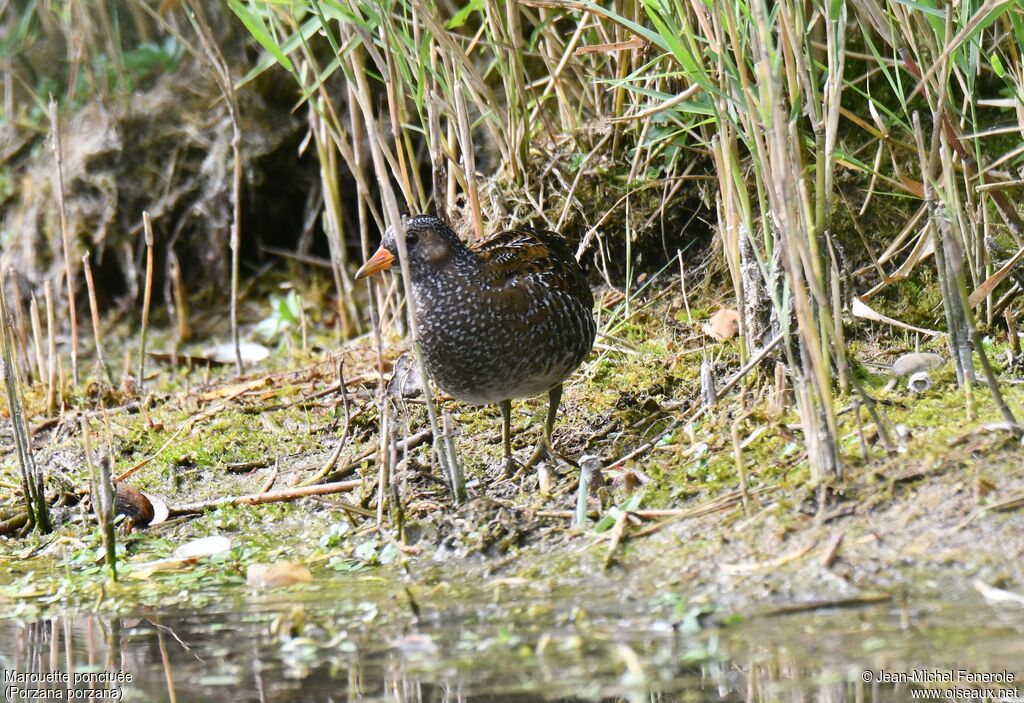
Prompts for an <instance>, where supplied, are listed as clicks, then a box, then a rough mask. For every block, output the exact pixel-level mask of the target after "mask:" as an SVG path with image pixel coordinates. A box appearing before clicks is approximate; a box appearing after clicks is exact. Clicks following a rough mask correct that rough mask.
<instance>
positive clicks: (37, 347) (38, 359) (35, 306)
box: [28, 293, 47, 385]
mask: <svg viewBox="0 0 1024 703" xmlns="http://www.w3.org/2000/svg"><path fill="white" fill-rule="evenodd" d="M28 311H29V317H31V319H32V349H33V351H34V352H35V354H34V359H33V360H34V361H35V369H36V370H35V373H34V374H33V376H34V377H35V380H36V382H37V383H39V384H40V385H42V384H44V383H45V379H46V375H47V374H46V365H45V364H44V363H43V324H42V322H41V321H40V319H39V301H37V300H36V296H35V293H33V294H32V300H31V301H30V302H29V306H28Z"/></svg>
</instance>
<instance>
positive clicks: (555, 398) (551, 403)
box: [523, 383, 562, 470]
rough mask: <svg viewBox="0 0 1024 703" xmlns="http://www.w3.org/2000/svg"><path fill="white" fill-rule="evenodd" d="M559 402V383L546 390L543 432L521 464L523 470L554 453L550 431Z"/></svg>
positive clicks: (560, 394) (560, 390)
mask: <svg viewBox="0 0 1024 703" xmlns="http://www.w3.org/2000/svg"><path fill="white" fill-rule="evenodd" d="M561 403H562V384H561V383H559V384H558V385H557V386H555V387H554V388H552V389H551V390H549V391H548V417H547V420H546V421H545V422H544V434H543V435H541V438H540V441H539V442H537V448H536V449H534V450H533V455H532V456H531V457H530V458H529V460H528V461H527V462H526V464H525V465H524V466H523V470H526V469H529V468H531V467H532V466H534V465H535V464H536V463H537V462H538V461H540V460H541V459H544V458H546V457H549V456H551V455H552V454H553V453H554V450H553V449H552V448H551V433H552V432H554V429H555V418H556V417H557V416H558V406H559V405H561Z"/></svg>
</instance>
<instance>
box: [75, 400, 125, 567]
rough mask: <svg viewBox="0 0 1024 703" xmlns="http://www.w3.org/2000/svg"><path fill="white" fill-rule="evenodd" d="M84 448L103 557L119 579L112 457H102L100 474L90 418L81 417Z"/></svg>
mask: <svg viewBox="0 0 1024 703" xmlns="http://www.w3.org/2000/svg"><path fill="white" fill-rule="evenodd" d="M81 429H82V448H83V451H84V453H85V463H86V465H87V466H88V467H89V478H90V483H91V485H92V506H93V513H95V515H96V522H97V523H98V524H99V526H100V533H101V535H102V537H103V553H104V554H103V558H104V561H105V562H106V565H107V570H108V571H109V572H110V577H111V579H112V580H114V581H117V543H116V541H115V538H114V508H115V506H114V484H113V482H112V481H111V478H110V459H109V457H108V456H107V455H104V456H103V457H101V458H100V461H99V463H100V471H99V475H97V472H96V460H95V457H94V454H93V448H92V430H90V429H89V419H88V418H87V417H86V416H84V415H83V416H82V417H81Z"/></svg>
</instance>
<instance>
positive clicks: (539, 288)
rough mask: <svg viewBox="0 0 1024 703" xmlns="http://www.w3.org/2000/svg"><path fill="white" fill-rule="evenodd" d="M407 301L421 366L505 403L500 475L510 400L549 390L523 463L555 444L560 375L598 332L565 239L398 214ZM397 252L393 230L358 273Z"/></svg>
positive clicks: (445, 383) (386, 264) (473, 393)
mask: <svg viewBox="0 0 1024 703" xmlns="http://www.w3.org/2000/svg"><path fill="white" fill-rule="evenodd" d="M402 229H403V230H404V231H405V247H406V253H407V256H408V268H409V278H410V282H411V283H412V294H413V309H414V311H415V315H416V323H417V327H418V331H419V342H420V347H421V349H422V352H423V359H424V362H425V366H426V370H427V374H428V375H429V376H430V378H431V380H432V381H433V382H434V383H435V384H436V385H437V386H438V387H439V388H440V389H441V390H442V391H444V392H445V393H447V394H448V395H450V396H452V397H453V398H455V399H457V400H461V401H463V402H465V403H469V404H471V405H490V404H496V405H497V406H498V408H499V409H500V411H501V420H502V423H501V430H502V450H503V454H504V461H505V475H506V476H511V475H512V473H513V472H514V469H515V466H516V462H515V460H514V459H513V456H512V440H511V423H512V401H513V400H516V399H520V398H529V397H532V396H535V395H539V394H541V393H544V392H547V394H548V412H547V419H546V421H545V423H544V431H543V435H542V437H541V439H540V441H539V442H538V444H537V447H536V449H535V451H534V452H533V454H532V456H531V457H530V459H529V460H528V461H527V462H526V464H524V465H522V467H521V469H520V470H526V469H528V468H530V467H532V466H533V465H535V464H536V463H537V462H538V461H539V460H541V459H542V458H543V457H544V456H545V455H550V454H551V453H552V449H551V434H552V431H553V430H554V425H555V418H556V416H557V414H558V408H559V405H560V404H561V399H562V383H563V382H564V381H565V379H566V378H568V377H569V376H570V375H571V374H572V373H573V372H574V371H576V369H577V368H579V366H580V364H582V363H583V360H584V358H586V356H587V354H588V353H590V350H591V348H592V347H593V345H594V338H595V336H596V334H597V325H596V323H595V322H594V295H593V292H592V291H591V290H590V286H589V285H588V284H587V279H586V275H585V274H584V272H583V269H582V268H581V267H580V265H579V263H578V262H577V261H576V258H575V257H574V256H573V255H572V252H571V251H570V250H569V247H568V245H567V244H566V242H565V240H564V239H563V238H562V237H561V236H560V235H558V234H556V233H555V232H550V231H546V230H541V229H530V228H520V229H512V230H506V231H502V232H498V233H496V234H493V235H491V236H489V237H486V238H484V239H481V240H478V241H476V242H474V243H473V244H471V245H469V246H467V245H466V244H465V243H463V242H462V240H461V239H459V237H458V235H457V234H456V233H455V232H454V231H453V230H452V228H451V227H449V226H448V225H447V224H445V223H444V222H442V221H441V220H440V219H438V218H436V217H433V216H430V215H417V216H414V217H409V218H406V219H405V220H404V227H403V228H402ZM397 261H398V247H397V244H396V241H395V230H394V228H393V227H388V228H387V229H386V230H385V232H384V236H383V237H382V238H381V244H380V247H379V248H378V249H377V251H376V252H375V253H374V254H373V255H372V256H371V257H370V258H369V259H367V261H366V262H365V263H364V264H363V265H362V267H360V268H359V270H358V271H357V272H356V275H355V278H356V280H360V279H363V278H367V277H369V276H373V275H375V274H377V273H379V272H381V271H385V270H387V269H390V268H391V267H392V266H393V265H394V264H395V263H396V262H397Z"/></svg>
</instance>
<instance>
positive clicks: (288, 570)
mask: <svg viewBox="0 0 1024 703" xmlns="http://www.w3.org/2000/svg"><path fill="white" fill-rule="evenodd" d="M245 581H246V583H248V584H249V586H250V587H252V588H265V589H270V588H285V587H287V586H293V585H295V584H297V583H313V574H311V573H309V569H307V568H306V567H305V566H303V565H302V564H296V563H295V562H293V561H279V562H277V563H276V564H250V565H249V568H248V569H247V570H246V572H245Z"/></svg>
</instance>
